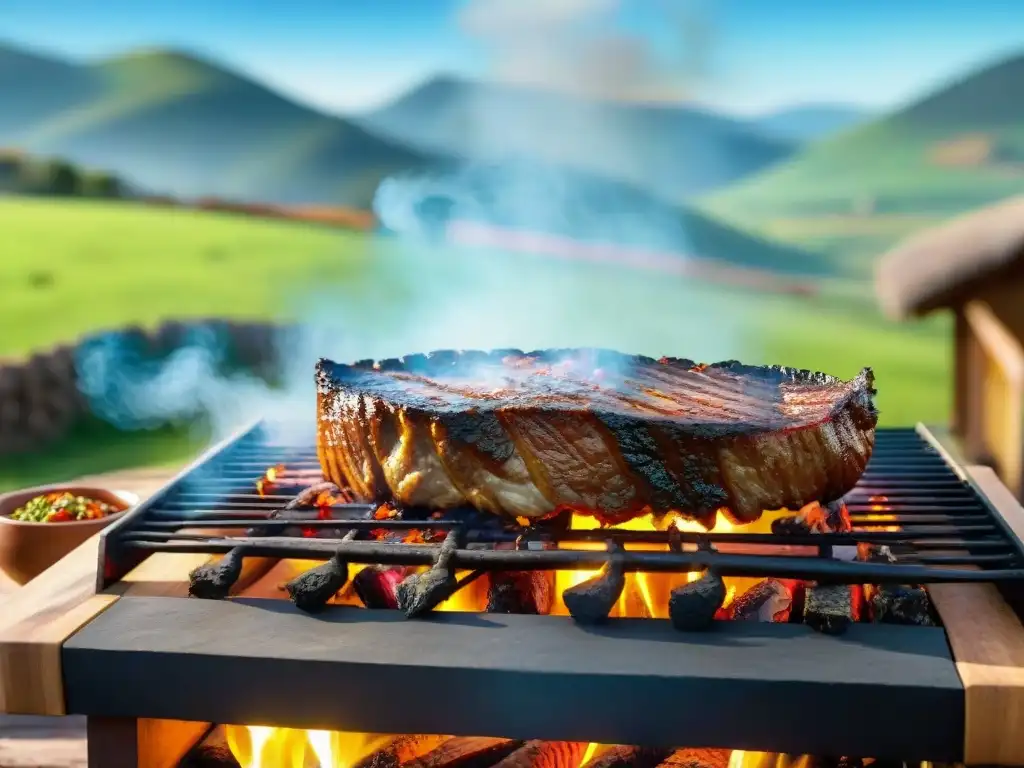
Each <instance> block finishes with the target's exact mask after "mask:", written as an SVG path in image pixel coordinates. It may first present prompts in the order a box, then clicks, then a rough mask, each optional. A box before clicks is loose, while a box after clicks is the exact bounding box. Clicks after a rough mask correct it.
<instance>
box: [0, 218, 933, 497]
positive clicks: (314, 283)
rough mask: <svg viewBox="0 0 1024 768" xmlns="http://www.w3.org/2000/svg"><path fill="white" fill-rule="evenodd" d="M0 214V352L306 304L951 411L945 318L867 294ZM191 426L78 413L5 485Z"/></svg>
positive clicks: (187, 447) (169, 449)
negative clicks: (98, 419)
mask: <svg viewBox="0 0 1024 768" xmlns="http://www.w3.org/2000/svg"><path fill="white" fill-rule="evenodd" d="M0 231H3V232H4V233H5V235H6V237H5V238H4V240H3V242H2V243H0V294H2V295H3V296H4V301H3V302H0V356H11V355H22V354H27V353H29V352H31V351H32V350H34V349H39V348H42V347H46V346H48V345H51V344H53V343H56V342H59V341H66V340H72V339H74V338H76V337H77V336H79V335H81V334H83V333H87V332H90V331H94V330H97V329H101V328H106V327H112V326H121V325H125V324H129V323H141V324H148V323H155V322H157V321H159V320H160V319H163V318H166V317H180V316H189V315H192V316H210V315H220V316H229V317H244V318H281V317H285V318H287V317H291V318H298V319H305V320H309V319H310V318H311V317H313V314H312V313H313V312H316V315H315V316H316V317H317V318H321V321H320V322H319V323H318V326H320V327H322V328H323V329H326V330H327V335H326V336H325V339H327V340H329V346H330V345H336V344H338V343H339V342H341V344H342V346H343V347H344V349H345V350H347V352H346V353H344V354H345V356H353V357H355V356H367V355H373V356H388V355H391V354H402V353H405V352H408V351H410V350H414V349H428V348H438V347H464V348H472V347H498V346H507V345H515V346H521V347H524V348H529V347H543V346H570V345H578V346H586V345H599V346H607V347H617V348H620V349H623V350H630V351H635V352H639V353H647V354H652V355H661V354H676V355H681V356H690V357H694V358H697V359H704V360H715V359H727V358H739V359H743V360H746V361H749V362H755V363H783V364H787V365H795V366H801V367H808V368H813V369H818V370H825V371H828V372H831V373H834V374H837V375H842V376H852V375H854V374H855V373H856V372H857V370H859V368H860V367H861V366H864V365H870V366H872V367H873V368H874V370H875V372H876V376H877V386H878V390H879V395H878V403H879V407H880V410H881V414H882V422H883V423H884V424H889V425H895V424H910V423H913V422H915V421H917V420H925V421H933V422H941V421H943V420H945V418H946V415H947V413H948V410H949V391H948V383H949V381H950V373H949V361H948V359H947V350H948V348H949V344H948V336H949V332H950V329H949V328H948V323H947V322H946V320H945V319H944V318H938V319H934V320H932V321H930V322H928V323H925V324H918V325H893V324H891V323H888V322H886V321H884V320H883V319H882V318H881V317H879V316H878V314H877V313H876V312H875V311H874V310H873V308H872V307H871V305H870V304H865V303H863V302H859V301H857V300H844V299H842V298H841V297H838V296H835V295H829V296H827V297H822V298H818V299H811V298H796V297H787V296H778V295H762V294H759V293H755V292H749V291H740V290H727V289H722V288H720V287H718V286H710V285H704V284H699V283H694V282H685V281H682V280H677V279H673V278H666V276H665V275H662V274H658V273H649V272H643V271H636V270H629V269H623V268H613V267H597V266H593V265H587V266H586V267H582V268H581V267H580V266H578V265H573V264H568V263H564V262H553V261H550V260H546V259H543V258H538V257H530V256H522V255H510V254H503V253H493V252H480V251H454V250H444V251H441V250H438V249H437V248H428V247H426V246H415V247H404V246H403V245H402V243H400V242H399V241H395V240H391V239H384V240H381V239H374V238H372V237H369V236H365V235H357V234H352V233H342V232H338V231H335V230H327V229H319V228H313V227H309V226H304V225H297V224H287V223H280V222H268V221H260V220H255V219H251V218H242V217H234V216H229V215H222V214H211V213H201V212H194V211H181V210H167V209H158V208H146V207H143V206H139V205H133V204H126V203H98V202H90V201H75V200H44V199H16V198H7V199H2V200H0ZM40 276H43V277H45V279H40ZM318 349H319V347H318ZM323 353H324V354H338V353H337V352H336V351H335V348H334V347H333V346H331V348H330V349H328V348H327V347H324V352H323ZM203 440H204V435H203V434H202V433H201V432H199V433H196V432H194V431H189V430H186V431H182V430H173V429H164V430H158V431H155V432H139V433H118V432H116V431H114V430H112V429H110V428H107V427H104V426H102V425H86V426H84V427H83V428H82V429H81V430H80V431H79V433H77V434H76V435H75V436H74V437H73V438H72V440H71V441H69V442H68V443H67V444H65V445H62V446H59V447H57V448H55V449H52V450H50V451H48V452H47V453H45V454H42V455H36V456H25V457H21V458H19V459H17V460H6V461H5V462H4V467H3V469H0V489H2V488H4V487H11V486H15V485H24V484H26V483H30V482H43V481H49V480H54V479H62V478H69V477H73V476H77V475H81V474H83V473H93V472H100V471H106V470H111V469H119V468H124V467H127V466H139V465H153V464H168V463H175V462H182V461H184V460H185V459H186V458H187V457H188V456H189V455H190V454H192V453H194V452H195V451H197V450H198V449H199V448H200V447H201V445H202V443H203Z"/></svg>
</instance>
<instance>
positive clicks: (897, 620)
mask: <svg viewBox="0 0 1024 768" xmlns="http://www.w3.org/2000/svg"><path fill="white" fill-rule="evenodd" d="M871 618H872V619H873V620H874V621H877V622H879V623H881V624H910V625H913V626H918V627H931V626H934V625H935V620H934V619H933V618H932V612H931V600H929V599H928V592H927V590H925V588H924V587H919V586H909V585H904V584H883V585H881V586H879V587H876V588H875V589H874V590H873V591H872V593H871Z"/></svg>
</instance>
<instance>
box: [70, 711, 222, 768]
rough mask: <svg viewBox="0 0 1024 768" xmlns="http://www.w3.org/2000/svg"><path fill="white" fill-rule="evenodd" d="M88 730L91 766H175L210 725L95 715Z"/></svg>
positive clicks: (103, 767) (87, 727)
mask: <svg viewBox="0 0 1024 768" xmlns="http://www.w3.org/2000/svg"><path fill="white" fill-rule="evenodd" d="M86 729H87V733H86V737H87V739H88V754H89V768H175V766H177V765H178V763H179V761H180V760H181V758H182V757H184V756H185V754H186V753H187V752H188V751H189V750H190V749H192V747H193V746H195V744H196V742H198V741H199V739H201V738H202V737H203V736H204V735H205V734H206V733H207V731H209V730H210V724H209V723H196V722H192V721H185V720H147V719H139V720H135V719H134V718H120V717H91V718H89V720H88V724H87V725H86Z"/></svg>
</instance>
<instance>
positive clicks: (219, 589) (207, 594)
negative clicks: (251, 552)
mask: <svg viewBox="0 0 1024 768" xmlns="http://www.w3.org/2000/svg"><path fill="white" fill-rule="evenodd" d="M244 559H245V551H244V550H243V549H242V548H241V547H236V548H235V549H232V550H231V551H230V552H228V553H227V554H226V555H224V557H222V558H221V559H220V560H218V561H217V562H215V563H204V564H203V565H200V566H199V567H198V568H195V569H193V570H192V572H191V573H190V574H189V575H188V593H189V594H190V595H191V596H192V597H198V598H202V599H203V600H223V599H224V598H225V597H227V596H228V594H229V593H230V592H231V588H232V587H233V586H235V584H236V583H237V581H238V579H239V577H240V576H241V575H242V561H243V560H244Z"/></svg>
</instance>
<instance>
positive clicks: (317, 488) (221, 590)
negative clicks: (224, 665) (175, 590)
mask: <svg viewBox="0 0 1024 768" xmlns="http://www.w3.org/2000/svg"><path fill="white" fill-rule="evenodd" d="M337 490H338V487H337V486H336V485H335V484H334V483H317V484H316V485H311V486H310V487H309V488H306V489H305V490H303V491H302V492H301V493H299V494H298V495H297V496H296V497H295V498H294V499H292V500H291V501H289V502H288V503H287V504H286V505H285V506H284V507H283V508H282V509H275V510H274V511H273V512H271V513H270V514H269V515H268V516H267V517H268V519H270V520H274V519H279V518H281V517H287V513H288V512H292V511H294V510H297V509H301V508H304V507H312V506H315V502H316V500H317V498H318V497H319V496H320V494H321V493H330V492H336V491H337ZM266 533H267V531H266V529H265V528H261V527H256V528H250V529H249V530H247V531H246V535H247V536H265V535H266ZM244 559H245V548H244V547H235V548H234V549H232V550H230V551H229V552H228V553H227V554H226V555H224V557H222V558H221V559H220V560H218V561H217V562H216V563H205V564H204V565H200V566H199V567H198V568H195V569H194V570H193V571H192V572H191V573H190V574H189V575H188V581H189V584H188V593H189V595H191V596H192V597H199V598H202V599H204V600H223V599H224V598H225V597H227V596H228V594H230V592H231V588H232V587H233V586H235V584H236V583H237V582H238V579H239V578H240V577H241V575H242V561H243V560H244Z"/></svg>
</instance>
